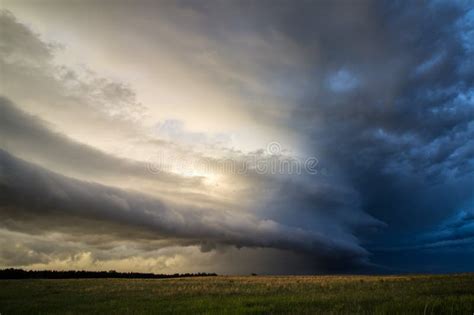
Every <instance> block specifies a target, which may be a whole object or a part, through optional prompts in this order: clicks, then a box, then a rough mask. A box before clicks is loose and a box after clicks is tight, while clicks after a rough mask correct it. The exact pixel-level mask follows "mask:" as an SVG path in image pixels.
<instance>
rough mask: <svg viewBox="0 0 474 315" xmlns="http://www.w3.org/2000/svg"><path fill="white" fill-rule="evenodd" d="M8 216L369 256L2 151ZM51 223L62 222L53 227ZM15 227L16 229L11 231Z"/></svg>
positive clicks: (324, 255)
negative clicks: (74, 176) (57, 171)
mask: <svg viewBox="0 0 474 315" xmlns="http://www.w3.org/2000/svg"><path fill="white" fill-rule="evenodd" d="M1 158H2V163H1V165H2V173H1V174H2V178H1V183H2V189H1V192H2V196H1V200H2V204H1V208H2V216H3V220H2V221H3V222H4V223H3V224H4V225H5V224H7V227H8V222H9V221H17V220H19V221H23V220H24V221H28V220H32V219H35V218H38V217H41V218H42V219H43V224H45V226H44V227H43V228H44V229H46V230H54V226H55V225H56V224H57V223H58V222H57V221H59V222H61V221H62V219H63V218H64V221H63V224H65V225H69V224H73V222H74V220H75V218H79V219H80V218H85V219H88V220H92V221H94V220H96V221H98V222H108V223H115V224H117V225H118V226H122V225H125V226H130V227H133V228H134V229H135V230H138V231H141V230H143V231H147V232H149V233H152V234H153V235H155V237H157V238H158V239H159V238H176V239H185V240H186V239H189V240H199V241H203V240H209V241H211V242H216V243H221V244H224V245H234V246H238V247H270V248H277V249H283V250H289V251H296V252H302V253H307V254H310V255H312V256H315V257H319V258H320V259H322V260H325V259H326V260H335V261H359V260H360V262H362V261H363V260H364V257H365V256H366V255H367V252H366V251H365V250H364V249H362V248H361V247H360V246H358V245H357V243H356V241H355V239H352V240H337V239H334V238H328V237H326V236H324V235H322V234H320V233H317V232H310V231H307V230H303V229H298V228H291V227H287V226H284V225H280V224H278V223H276V222H274V221H272V220H258V219H256V218H254V217H253V216H251V215H240V214H238V213H230V212H228V211H225V210H220V211H215V210H213V209H205V208H188V209H184V208H182V207H180V206H178V205H176V204H170V203H164V202H162V201H160V200H157V199H153V198H150V197H147V196H145V195H140V194H135V193H130V192H125V191H121V190H118V189H115V188H110V187H106V186H102V185H98V184H94V183H85V182H81V181H78V180H74V179H70V178H67V177H63V176H61V175H57V174H54V173H52V172H50V171H47V170H44V169H42V168H39V167H36V166H34V165H32V164H29V163H27V162H24V161H21V160H18V159H16V158H15V157H13V156H11V155H10V154H8V153H7V152H5V151H2V155H1ZM48 218H56V219H55V220H53V221H52V222H55V223H56V224H53V226H49V225H48V224H47V219H48ZM10 228H11V226H10Z"/></svg>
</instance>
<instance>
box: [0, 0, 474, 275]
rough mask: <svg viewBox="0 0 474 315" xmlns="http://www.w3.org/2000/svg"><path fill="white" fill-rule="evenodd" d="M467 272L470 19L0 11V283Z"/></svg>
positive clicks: (280, 7)
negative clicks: (33, 274) (30, 276)
mask: <svg viewBox="0 0 474 315" xmlns="http://www.w3.org/2000/svg"><path fill="white" fill-rule="evenodd" d="M472 261H474V3H473V2H472V1H303V0H299V1H289V0H285V1H280V0H273V1H266V0H259V1H246V0H237V1H218V0H209V1H134V2H131V1H48V0H45V1H43V0H42V1H23V0H15V1H10V0H3V1H2V3H1V12H0V267H16V268H25V269H86V270H111V269H113V270H117V271H139V272H156V273H175V272H217V273H221V274H248V273H252V272H256V273H284V274H302V273H334V272H337V273H339V272H341V273H406V272H459V271H472Z"/></svg>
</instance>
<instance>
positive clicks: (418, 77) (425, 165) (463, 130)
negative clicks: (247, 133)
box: [196, 1, 474, 245]
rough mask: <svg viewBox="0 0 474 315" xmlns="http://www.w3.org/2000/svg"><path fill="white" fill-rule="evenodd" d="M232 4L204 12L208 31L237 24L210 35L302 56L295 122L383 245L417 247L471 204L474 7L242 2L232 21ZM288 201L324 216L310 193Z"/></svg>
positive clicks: (459, 3)
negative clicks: (281, 45)
mask: <svg viewBox="0 0 474 315" xmlns="http://www.w3.org/2000/svg"><path fill="white" fill-rule="evenodd" d="M227 5H228V4H225V5H223V7H219V6H209V7H207V6H206V7H205V8H202V7H200V6H199V5H197V8H196V10H198V11H201V10H202V11H204V10H207V9H209V12H210V13H206V14H210V15H211V16H212V18H211V19H209V20H210V21H211V22H209V23H210V24H212V23H213V22H215V21H217V22H216V23H224V22H222V20H224V19H228V18H229V19H230V21H231V22H230V23H229V24H230V25H232V26H231V27H229V28H224V29H222V28H214V29H213V32H214V34H215V36H216V38H221V39H222V40H223V41H225V39H224V37H225V36H227V35H228V34H226V31H229V32H235V31H237V32H238V31H241V30H242V29H246V28H247V29H248V28H250V29H252V31H255V32H257V33H260V34H263V35H262V36H268V37H271V36H272V35H271V34H275V33H278V34H283V36H284V37H285V38H288V39H290V40H291V42H293V43H295V44H296V45H297V46H298V47H299V49H300V50H301V51H302V52H304V53H303V54H302V55H301V56H304V57H303V60H304V61H303V62H304V63H305V65H306V69H305V70H304V71H303V72H301V73H300V75H302V76H303V77H304V78H305V79H306V84H304V85H303V84H301V85H299V86H297V87H295V88H294V89H296V90H298V89H300V91H299V93H296V95H301V97H300V98H298V99H297V101H296V102H291V103H292V104H295V103H296V105H295V106H293V105H292V106H293V107H292V108H291V110H290V111H291V112H292V119H291V120H290V121H289V122H288V123H289V124H290V125H292V126H293V128H294V129H296V130H299V131H300V132H301V134H302V135H303V136H304V137H306V138H307V145H308V147H309V148H310V149H309V150H312V152H313V154H314V155H316V156H318V158H320V160H321V162H322V163H326V164H327V165H328V166H329V167H330V168H331V170H332V171H333V172H334V173H335V174H339V175H340V176H341V177H342V178H344V179H345V180H344V181H342V182H341V183H340V184H341V185H342V186H346V188H350V189H351V190H353V191H354V192H355V195H356V196H358V197H357V198H355V199H356V200H357V201H356V202H355V203H353V204H352V205H357V204H359V205H360V207H361V209H362V210H363V211H365V212H368V213H369V214H371V215H372V216H373V217H375V218H378V219H380V220H382V221H384V222H385V223H387V229H386V231H385V232H384V233H382V234H381V237H380V238H379V241H377V242H375V243H378V244H384V243H386V244H387V245H388V244H393V243H397V242H400V243H403V242H406V241H407V240H409V239H410V238H411V239H413V237H414V236H415V237H416V236H417V235H418V234H419V233H424V232H422V231H427V230H429V229H432V228H434V227H435V226H436V225H438V224H439V222H441V221H442V220H444V219H446V218H447V217H450V216H451V215H452V214H453V213H456V212H457V211H458V210H459V209H460V208H462V207H463V206H464V205H465V204H466V202H469V201H470V200H472V199H473V198H474V189H473V188H472V187H474V175H473V171H474V89H473V86H474V65H473V63H472V60H474V49H473V45H472V42H473V41H474V6H473V5H472V3H471V2H469V1H433V2H410V1H405V2H402V1H353V2H343V1H339V2H331V3H328V2H303V1H300V2H289V1H272V2H269V3H266V2H262V1H260V2H246V1H243V2H239V3H237V4H235V7H234V6H232V5H231V6H232V7H234V8H235V9H236V11H235V12H234V11H233V10H228V7H227ZM230 12H232V13H230ZM248 21H251V23H250V24H247V23H246V22H248ZM244 22H245V23H244ZM220 36H222V37H220ZM267 75H268V76H270V77H272V78H273V80H277V79H278V78H279V77H281V76H284V75H285V74H282V73H278V72H276V71H273V72H272V73H267ZM290 78H291V77H290ZM287 84H290V85H291V80H290V82H287ZM311 148H313V149H311ZM285 191H287V190H285V189H282V195H284V193H285ZM296 196H297V198H294V197H296ZM341 197H342V196H341ZM282 198H284V197H282ZM284 199H285V198H284ZM342 199H343V200H346V201H348V200H350V199H351V198H344V197H342ZM285 200H288V205H289V204H292V205H294V202H296V204H299V205H300V207H299V208H300V209H304V208H306V209H312V210H306V211H310V212H311V211H312V212H317V211H318V207H319V206H323V205H325V204H326V205H327V203H325V202H324V200H321V199H320V198H314V197H312V194H311V193H309V194H305V193H303V192H299V193H298V194H293V195H291V197H289V198H288V199H285ZM290 200H291V201H290ZM293 201H294V202H293ZM342 209H344V208H342ZM303 213H304V211H303ZM303 213H301V214H294V213H293V215H294V216H295V217H298V216H300V215H301V217H305V216H304V214H303ZM351 215H352V214H351ZM301 217H300V218H301ZM290 220H291V219H290ZM315 226H317V224H315ZM463 231H464V232H466V233H468V234H469V233H470V230H469V227H466V228H464V230H463ZM453 233H454V232H453ZM458 233H460V232H459V231H458V232H456V233H454V234H455V235H458ZM465 241H468V242H471V241H472V240H468V239H465Z"/></svg>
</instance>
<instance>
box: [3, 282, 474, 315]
mask: <svg viewBox="0 0 474 315" xmlns="http://www.w3.org/2000/svg"><path fill="white" fill-rule="evenodd" d="M473 312H474V274H464V275H439V276H387V277H380V276H288V277H286V276H278V277H273V276H253V277H252V276H248V277H226V276H219V277H205V278H181V279H151V280H141V279H140V280H135V279H74V280H46V279H45V280H0V313H1V315H8V314H108V313H113V314H156V313H186V314H190V313H191V314H193V313H194V314H202V313H219V314H221V313H231V314H233V313H255V314H259V313H260V314H261V313H274V314H279V313H285V314H287V313H291V314H407V313H412V314H470V315H471V314H473Z"/></svg>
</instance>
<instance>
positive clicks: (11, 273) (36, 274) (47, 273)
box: [0, 268, 217, 279]
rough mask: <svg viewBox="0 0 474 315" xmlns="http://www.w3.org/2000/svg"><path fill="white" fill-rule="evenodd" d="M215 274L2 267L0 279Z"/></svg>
mask: <svg viewBox="0 0 474 315" xmlns="http://www.w3.org/2000/svg"><path fill="white" fill-rule="evenodd" d="M211 276H217V274H215V273H205V272H199V273H175V274H169V275H167V274H154V273H138V272H117V271H115V270H111V271H83V270H80V271H76V270H68V271H56V270H23V269H13V268H10V269H3V270H0V279H80V278H126V279H167V278H184V277H211Z"/></svg>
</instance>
